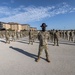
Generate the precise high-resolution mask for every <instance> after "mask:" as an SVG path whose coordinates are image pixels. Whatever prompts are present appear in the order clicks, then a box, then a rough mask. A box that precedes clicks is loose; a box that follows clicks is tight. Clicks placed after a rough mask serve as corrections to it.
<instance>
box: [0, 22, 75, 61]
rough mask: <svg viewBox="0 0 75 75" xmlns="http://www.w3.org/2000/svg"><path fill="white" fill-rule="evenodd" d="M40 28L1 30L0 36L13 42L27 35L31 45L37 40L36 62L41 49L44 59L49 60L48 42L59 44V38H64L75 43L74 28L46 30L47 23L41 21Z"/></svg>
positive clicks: (7, 41) (54, 44) (8, 42)
mask: <svg viewBox="0 0 75 75" xmlns="http://www.w3.org/2000/svg"><path fill="white" fill-rule="evenodd" d="M40 27H41V29H42V30H40V31H37V30H29V31H25V30H22V31H20V32H18V31H14V30H11V31H10V30H1V31H0V38H4V39H5V40H6V41H5V43H7V44H10V43H11V42H15V41H16V40H19V39H20V38H24V37H28V39H29V41H28V42H29V43H28V44H31V45H33V43H34V42H35V41H36V40H38V41H39V47H38V48H39V49H38V58H37V59H36V62H38V61H39V60H40V56H41V53H42V51H43V50H44V51H45V54H46V61H47V62H50V59H49V53H48V43H49V42H51V43H53V46H59V44H60V43H59V40H60V38H61V39H65V40H68V41H71V42H74V43H75V30H54V29H53V30H46V27H47V25H46V24H45V23H42V25H41V26H40Z"/></svg>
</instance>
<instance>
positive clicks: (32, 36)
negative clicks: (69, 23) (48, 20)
mask: <svg viewBox="0 0 75 75" xmlns="http://www.w3.org/2000/svg"><path fill="white" fill-rule="evenodd" d="M33 34H34V33H33V31H32V30H30V31H29V44H30V43H31V44H32V45H33V41H34V35H33Z"/></svg>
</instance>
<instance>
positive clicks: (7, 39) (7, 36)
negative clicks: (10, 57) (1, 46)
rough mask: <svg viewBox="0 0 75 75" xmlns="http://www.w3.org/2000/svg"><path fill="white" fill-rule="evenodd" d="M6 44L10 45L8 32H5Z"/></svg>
mask: <svg viewBox="0 0 75 75" xmlns="http://www.w3.org/2000/svg"><path fill="white" fill-rule="evenodd" d="M5 38H6V43H8V44H10V33H9V31H6V32H5Z"/></svg>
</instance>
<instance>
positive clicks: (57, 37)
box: [54, 31, 59, 46]
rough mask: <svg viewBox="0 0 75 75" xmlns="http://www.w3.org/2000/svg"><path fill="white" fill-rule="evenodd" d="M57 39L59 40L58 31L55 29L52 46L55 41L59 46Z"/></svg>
mask: <svg viewBox="0 0 75 75" xmlns="http://www.w3.org/2000/svg"><path fill="white" fill-rule="evenodd" d="M58 40H59V32H58V31H56V32H55V33H54V46H55V45H56V42H57V46H59V44H58Z"/></svg>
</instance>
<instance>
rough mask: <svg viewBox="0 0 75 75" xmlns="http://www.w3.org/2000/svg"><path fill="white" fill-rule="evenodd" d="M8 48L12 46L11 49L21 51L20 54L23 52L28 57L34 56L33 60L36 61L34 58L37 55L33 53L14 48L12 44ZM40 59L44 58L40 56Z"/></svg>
mask: <svg viewBox="0 0 75 75" xmlns="http://www.w3.org/2000/svg"><path fill="white" fill-rule="evenodd" d="M9 48H12V49H13V50H15V51H18V52H20V53H22V54H24V55H26V56H28V57H30V58H34V59H35V61H36V59H37V57H38V56H37V55H35V54H32V53H29V52H26V51H24V50H22V49H19V48H15V47H12V46H10V47H9ZM41 58H42V57H41ZM42 59H44V58H42ZM44 60H45V59H44Z"/></svg>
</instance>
